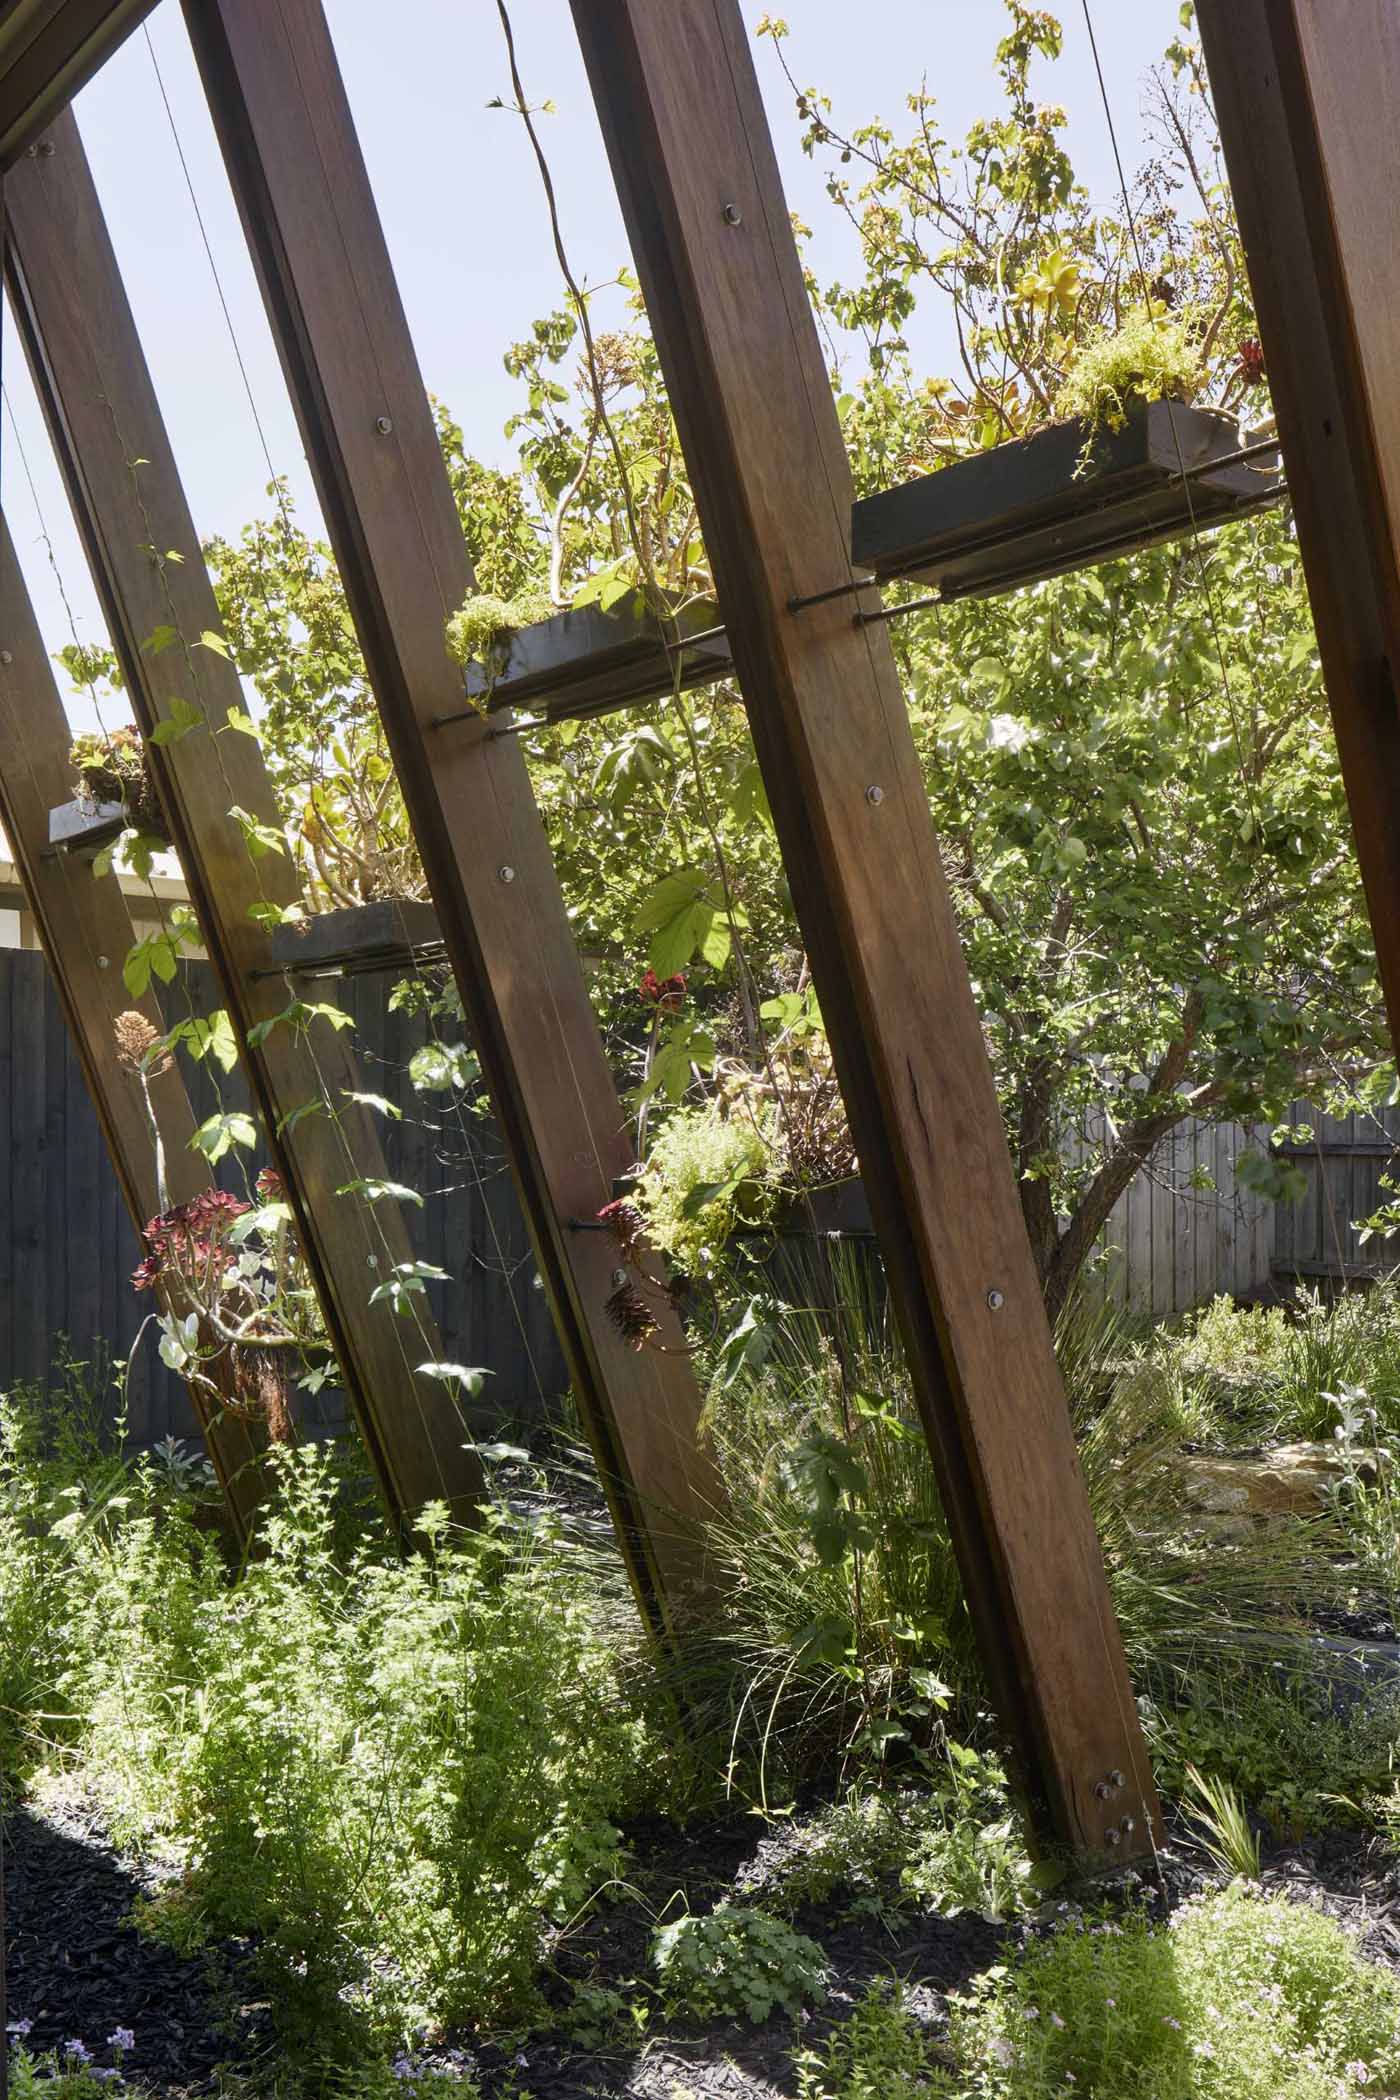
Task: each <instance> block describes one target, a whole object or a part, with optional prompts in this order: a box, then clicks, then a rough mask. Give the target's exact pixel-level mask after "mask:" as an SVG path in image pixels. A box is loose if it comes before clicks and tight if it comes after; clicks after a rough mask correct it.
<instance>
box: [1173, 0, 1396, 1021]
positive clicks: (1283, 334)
mask: <svg viewBox="0 0 1400 2100" xmlns="http://www.w3.org/2000/svg"><path fill="white" fill-rule="evenodd" d="M1197 12H1198V18H1199V22H1200V30H1201V41H1202V44H1203V46H1204V49H1205V56H1206V61H1207V64H1208V66H1209V69H1210V80H1211V88H1212V92H1213V95H1214V99H1215V105H1216V113H1217V115H1218V118H1219V122H1220V136H1221V143H1222V145H1223V147H1224V151H1225V162H1226V166H1227V169H1228V171H1229V175H1230V184H1231V188H1232V190H1233V193H1234V200H1235V209H1236V212H1237V214H1238V217H1239V224H1240V233H1241V235H1242V237H1243V240H1244V249H1245V260H1246V263H1247V266H1248V270H1249V281H1250V287H1251V290H1252V292H1253V295H1254V305H1255V312H1256V315H1257V318H1258V324H1259V338H1260V343H1261V345H1262V348H1263V351H1264V362H1265V367H1266V370H1267V373H1268V380H1269V391H1270V393H1271V395H1272V397H1273V404H1274V410H1275V413H1276V414H1277V416H1278V430H1279V437H1280V440H1281V442H1282V448H1283V459H1284V466H1285V468H1286V470H1287V476H1288V486H1289V490H1290V493H1291V496H1292V502H1293V511H1294V516H1295V519H1296V521H1297V527H1298V546H1299V551H1300V552H1301V554H1302V558H1303V569H1304V573H1305V575H1306V577H1307V583H1308V593H1309V596H1310V598H1311V600H1312V611H1313V619H1314V622H1315V624H1316V627H1317V639H1318V647H1319V649H1320V651H1321V656H1322V668H1323V674H1324V676H1325V678H1326V681H1327V694H1328V699H1329V702H1330V704H1331V709H1332V721H1333V726H1334V728H1335V730H1336V736H1337V750H1338V754H1339V756H1340V758H1341V765H1342V775H1343V779H1344V781H1345V783H1346V791H1347V800H1348V803H1349V805H1350V809H1351V821H1352V828H1353V830H1354V832H1355V836H1356V851H1357V856H1358V859H1359V861H1360V864H1361V875H1362V880H1363V883H1364V884H1365V889H1366V900H1367V904H1368V906H1369V908H1370V914H1371V925H1372V929H1373V931H1374V933H1375V937H1376V953H1377V957H1378V960H1379V963H1380V975H1381V983H1382V986H1383V988H1384V992H1385V1000H1386V1007H1387V1010H1388V1013H1389V1017H1390V1029H1391V1035H1392V1037H1393V1038H1394V1039H1395V1040H1396V1042H1397V1043H1400V304H1398V303H1397V300H1396V295H1395V291H1396V257H1397V255H1400V134H1398V133H1397V130H1396V111H1397V109H1400V14H1397V11H1396V9H1395V8H1394V7H1393V6H1392V5H1390V4H1388V0H1348V4H1347V5H1346V6H1345V8H1339V7H1337V6H1336V5H1334V4H1332V0H1321V4H1320V0H1200V4H1199V7H1198V10H1197ZM1341 16H1344V17H1345V27H1344V29H1343V28H1342V25H1341V21H1340V19H1339V18H1340V17H1341Z"/></svg>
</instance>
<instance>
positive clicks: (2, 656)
mask: <svg viewBox="0 0 1400 2100" xmlns="http://www.w3.org/2000/svg"><path fill="white" fill-rule="evenodd" d="M13 662H14V658H13V656H12V655H11V654H10V652H9V650H8V649H0V664H12V663H13Z"/></svg>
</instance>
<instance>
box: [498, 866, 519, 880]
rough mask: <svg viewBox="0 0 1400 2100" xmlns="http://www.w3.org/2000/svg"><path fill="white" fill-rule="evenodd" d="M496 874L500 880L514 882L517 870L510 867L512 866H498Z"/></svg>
mask: <svg viewBox="0 0 1400 2100" xmlns="http://www.w3.org/2000/svg"><path fill="white" fill-rule="evenodd" d="M496 875H497V878H498V880H499V881H501V882H514V880H515V870H514V868H510V867H505V868H497V870H496Z"/></svg>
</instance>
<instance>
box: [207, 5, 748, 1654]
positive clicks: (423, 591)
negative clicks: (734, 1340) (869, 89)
mask: <svg viewBox="0 0 1400 2100" xmlns="http://www.w3.org/2000/svg"><path fill="white" fill-rule="evenodd" d="M185 15H186V21H187V24H188V27H189V31H190V37H191V41H192V43H193V45H194V49H195V56H196V59H197V61H198V63H199V67H200V71H201V73H202V76H203V79H204V85H205V91H206V93H207V95H208V97H209V103H210V107H211V109H212V111H213V115H214V121H215V126H216V129H217V131H218V134H219V139H220V143H221V145H222V148H223V152H224V158H225V162H226V164H227V167H228V171H229V178H230V181H231V183H232V185H233V189H234V193H235V195H236V197H237V199H238V203H239V208H240V211H241V213H242V216H243V224H244V230H245V233H246V235H247V237H248V241H249V245H250V248H251V250H252V253H253V259H254V262H255V265H256V267H257V270H258V274H259V277H260V280H261V284H262V289H263V297H264V300H265V302H266V304H267V309H268V315H269V319H270V321H271V324H272V328H273V332H274V335H275V336H276V339H277V343H278V348H279V351H280V354H281V357H282V362H283V368H284V371H285V373H286V376H287V383H288V386H289V388H290V391H291V395H292V400H293V403H294V405H295V407H296V411H297V415H298V418H299V421H300V424H301V430H302V436H303V439H304V442H305V445H306V451H307V456H308V459H309V461H310V464H311V469H312V472H313V474H314V476H315V480H316V485H317V490H318V493H319V495H320V500H321V507H322V511H323V514H324V516H325V519H326V522H327V526H328V528H329V531H330V536H331V539H332V541H333V543H334V546H335V551H336V556H337V560H338V562H339V565H340V571H341V575H342V577H343V579H344V582H345V587H346V591H347V593H348V596H349V600H350V605H351V610H352V612H353V615H354V619H355V624H356V628H357V630H358V633H359V637H360V642H361V645H362V647H363V650H364V654H365V659H366V663H367V666H368V670H369V676H370V681H371V684H372V686H373V688H374V692H375V696H376V699H377V701H378V704H379V709H380V713H381V716H382V718H383V721H384V725H385V729H386V731H387V734H388V738H389V742H390V745H391V748H392V751H393V755H394V761H395V764H396V766H397V768H398V774H399V779H400V781H401V783H402V786H403V792H404V796H405V799H406V802H407V805H408V809H409V812H410V815H411V817H412V821H413V827H414V831H415V834H416V836H417V839H418V844H419V847H420V850H421V852H422V856H423V862H424V866H425V869H426V872H427V876H428V882H429V887H430V889H431V892H432V897H433V902H434V904H435V905H436V907H437V912H438V917H439V921H440V923H441V927H442V933H443V939H444V941H445V943H446V947H447V953H448V956H449V958H450V960H451V962H452V965H453V969H454V972H455V975H456V979H457V984H458V986H459V988H460V991H461V995H462V1000H463V1003H464V1006H465V1009H466V1013H467V1017H468V1024H469V1030H470V1034H471V1038H472V1042H473V1045H474V1047H475V1049H476V1050H477V1052H478V1054H479V1056H480V1059H481V1065H482V1071H483V1074H484V1076H485V1079H486V1082H487V1085H488V1087H489V1090H490V1093H491V1098H492V1103H493V1107H494V1109H495V1113H496V1117H497V1120H498V1123H499V1127H500V1130H501V1135H502V1138H503V1141H504V1144H505V1147H506V1150H507V1153H508V1156H509V1158H510V1162H511V1167H512V1172H513V1174H514V1176H515V1180H516V1184H517V1187H518V1190H519V1193H520V1198H521V1204H522V1208H523V1210H524V1213H525V1217H526V1221H527V1223H528V1225H529V1228H530V1232H531V1237H532V1240H533V1242H534V1246H535V1250H536V1254H537V1258H538V1261H539V1266H540V1274H541V1278H542V1281H543V1283H544V1286H545V1289H546V1292H547V1293H548V1296H549V1300H550V1304H551V1307H552V1310H553V1312H554V1315H555V1319H556V1322H557V1324H558V1328H559V1333H560V1338H561V1341H562V1343H563V1346H564V1352H565V1355H566V1358H567V1360H568V1363H569V1369H570V1375H571V1378H572V1380H573V1385H574V1390H575V1394H576V1396H577V1399H578V1403H579V1408H580V1413H581V1415H582V1417H583V1420H584V1422H585V1424H586V1426H587V1429H588V1434H589V1436H590V1439H591V1441H592V1443H593V1447H594V1450H595V1453H596V1455H597V1458H598V1462H599V1467H600V1471H601V1473H602V1476H603V1479H604V1483H605V1486H606V1488H607V1491H608V1494H609V1497H610V1502H611V1506H612V1509H613V1514H614V1518H615V1520H616V1522H617V1525H618V1530H619V1535H620V1537H621V1539H622V1541H623V1545H624V1550H625V1551H626V1552H627V1554H628V1557H629V1564H630V1566H631V1570H632V1574H633V1579H634V1582H635V1584H636V1586H637V1589H638V1592H639V1595H640V1596H641V1598H642V1601H643V1604H644V1606H645V1607H646V1608H648V1609H650V1610H653V1611H655V1612H656V1613H657V1614H659V1615H661V1616H663V1617H664V1615H665V1611H666V1608H667V1603H668V1601H669V1599H670V1598H672V1597H673V1596H674V1595H675V1594H676V1592H677V1591H678V1589H680V1588H684V1587H687V1586H688V1585H689V1584H690V1582H691V1581H692V1579H693V1576H694V1572H695V1562H694V1555H693V1551H692V1547H691V1542H690V1539H689V1538H688V1537H687V1535H686V1527H687V1526H688V1525H689V1524H690V1522H691V1520H693V1519H694V1518H696V1517H697V1516H699V1515H701V1514H703V1513H704V1512H705V1511H706V1510H707V1509H709V1508H711V1507H713V1505H714V1503H715V1501H716V1499H717V1496H718V1486H717V1481H716V1476H715V1474H714V1470H713V1467H712V1464H711V1462H710V1460H709V1458H708V1456H707V1455H706V1453H705V1451H704V1450H703V1449H702V1448H701V1446H700V1444H699V1441H698V1434H697V1432H698V1422H699V1415H700V1395H699V1391H698V1388H697V1385H696V1382H695V1379H694V1377H693V1375H692V1373H691V1371H690V1368H689V1365H688V1363H687V1362H686V1360H685V1359H684V1357H683V1356H680V1355H663V1354H660V1353H658V1352H657V1351H656V1350H655V1349H651V1348H648V1349H645V1350H643V1351H641V1352H640V1353H638V1352H634V1351H633V1350H631V1349H630V1348H629V1347H628V1346H627V1344H626V1343H625V1341H624V1339H623V1338H622V1336H621V1335H620V1334H619V1333H618V1331H617V1330H616V1328H615V1327H614V1325H613V1323H612V1321H611V1320H610V1319H609V1317H608V1315H607V1312H606V1304H607V1300H608V1298H609V1296H610V1295H611V1293H612V1291H613V1289H614V1282H613V1269H614V1264H615V1262H616V1260H617V1256H616V1253H615V1252H614V1250H613V1249H612V1248H611V1246H610V1244H609V1242H608V1239H607V1237H606V1235H604V1234H600V1233H571V1232H570V1231H569V1227H568V1220H569V1219H571V1218H591V1217H592V1216H593V1215H594V1213H595V1212H596V1211H597V1210H598V1208H599V1207H600V1205H602V1204H603V1203H605V1202H607V1201H608V1199H609V1197H610V1196H611V1193H612V1185H613V1181H614V1179H615V1178H616V1177H617V1176H619V1175H621V1174H623V1173H624V1172H625V1171H626V1170H627V1168H628V1167H629V1166H630V1165H631V1163H632V1145H631V1141H630V1137H629V1133H628V1130H627V1128H626V1125H625V1122H624V1117H623V1113H622V1110H621V1107H620V1105H619V1102H618V1098H617V1091H616V1088H615V1085H614V1083H613V1079H612V1076H611V1073H610V1072H609V1069H608V1065H607V1061H606V1058H605V1056H604V1052H603V1046H602V1042H601V1038H600V1036H599V1031H598V1026H597V1022H596V1020H595V1018H594V1015H593V1012H592V1009H591V1006H590V1004H589V999H588V992H587V987H586V984H585V980H584V976H583V971H582V968H581V966H580V963H579V959H578V956H577V953H576V951H575V947H574V940H573V934H572V930H571V927H570V925H569V920H568V916H567V913H566V910H565V907H564V902H563V899H562V897H561V895H560V890H559V885H558V880H557V878H556V875H555V871H554V867H553V864H552V860H551V857H550V853H549V847H548V841H547V839H546V836H545V831H544V826H543V824H542V822H541V820H540V816H539V812H538V810H537V809H536V806H535V801H534V796H533V793H532V791H531V787H530V781H529V775H528V772H527V770H526V765H525V760H524V758H523V756H522V754H521V753H520V751H519V750H518V749H517V748H516V743H515V740H514V739H513V738H511V737H492V736H491V735H490V734H489V731H488V727H487V724H486V723H485V722H484V721H483V722H476V723H465V724H460V725H457V726H454V727H453V728H452V729H451V730H450V731H436V730H434V729H433V728H432V726H431V725H432V724H433V721H434V719H435V717H438V716H441V715H446V714H451V713H453V712H454V711H456V710H460V708H461V706H462V702H463V689H462V674H461V671H460V669H459V668H458V667H457V666H456V665H455V664H454V663H453V662H452V661H451V659H450V658H449V657H448V655H447V651H446V648H445V645H444V635H443V629H444V623H445V621H446V619H447V617H448V615H449V614H450V613H452V612H454V611H455V610H456V609H457V607H458V606H459V605H460V604H461V602H462V600H463V599H464V598H465V597H466V595H467V593H468V592H469V591H470V590H472V589H473V587H474V584H473V578H472V573H471V567H470V562H469V557H468V553H467V547H466V542H465V539H464V537H463V533H462V527H461V523H460V520H459V518H458V515H457V510H456V505H455V502H454V500H453V496H452V490H451V485H450V482H449V480H448V475H447V470H446V466H445V464H444V461H443V458H442V452H441V448H440V445H439V442H438V436H437V431H436V428H435V425H434V422H433V417H432V412H431V408H430V405H429V402H428V397H427V394H426V392H425V390H424V386H423V381H422V377H421V375H420V372H419V369H418V363H417V358H416V355H415V353H414V349H413V344H412V339H411V337H410V335H409V331H408V326H407V322H406V320H405V317H404V313H403V308H402V304H401V301H400V298H399V293H398V287H397V285H396V283H395V281H394V274H393V269H392V265H391V263H390V260H389V256H388V251H387V248H386V246H385V242H384V236H383V231H382V229H381V226H380V223H379V217H378V213H377V210H376V208H375V203H374V197H373V193H372V191H371V188H370V184H369V179H368V176H367V174H366V171H365V167H364V162H363V159H362V156H361V153H360V148H359V142H358V140H357V138H356V135H355V129H354V124H353V120H352V118H351V114H350V110H349V106H348V103H347V101H346V97H345V91H344V87H343V84H342V81H341V78H340V73H339V69H338V66H337V63H336V58H335V52H334V49H333V46H332V43H331V38H330V33H329V30H328V28H327V25H326V21H325V17H324V14H323V11H322V8H321V5H320V0H190V4H189V5H187V6H186V9H185ZM658 1310H659V1312H660V1313H661V1319H662V1327H661V1333H660V1336H659V1337H658V1339H659V1340H660V1341H661V1342H662V1343H664V1345H665V1346H666V1347H667V1348H668V1349H672V1350H677V1349H679V1347H680V1346H681V1334H680V1329H679V1326H678V1324H677V1322H676V1321H675V1319H674V1317H673V1316H672V1315H671V1314H670V1312H669V1310H663V1309H661V1308H658Z"/></svg>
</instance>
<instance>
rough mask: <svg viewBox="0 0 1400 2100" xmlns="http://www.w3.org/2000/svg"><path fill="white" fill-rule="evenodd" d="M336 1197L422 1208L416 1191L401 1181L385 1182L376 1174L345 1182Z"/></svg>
mask: <svg viewBox="0 0 1400 2100" xmlns="http://www.w3.org/2000/svg"><path fill="white" fill-rule="evenodd" d="M336 1194H337V1196H363V1197H364V1199H365V1201H366V1203H385V1202H392V1203H416V1204H417V1205H418V1208H419V1209H420V1210H421V1209H422V1208H423V1198H422V1197H421V1196H420V1195H419V1193H418V1191H417V1189H411V1188H409V1187H408V1185H407V1184H406V1183H405V1182H402V1181H386V1180H384V1179H383V1178H382V1177H381V1176H379V1175H377V1174H362V1175H360V1176H358V1177H357V1178H356V1179H355V1180H354V1181H347V1182H344V1183H342V1185H341V1186H340V1187H339V1188H338V1189H337V1190H336Z"/></svg>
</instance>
